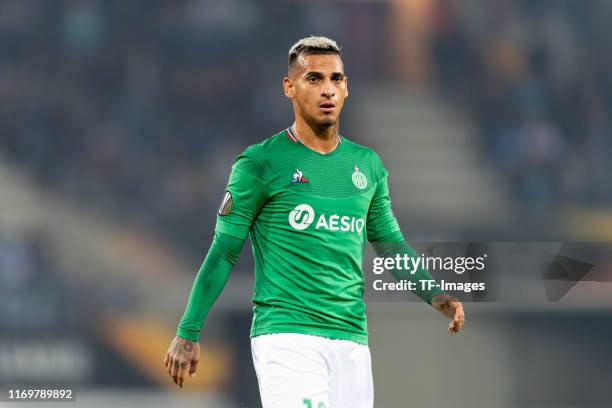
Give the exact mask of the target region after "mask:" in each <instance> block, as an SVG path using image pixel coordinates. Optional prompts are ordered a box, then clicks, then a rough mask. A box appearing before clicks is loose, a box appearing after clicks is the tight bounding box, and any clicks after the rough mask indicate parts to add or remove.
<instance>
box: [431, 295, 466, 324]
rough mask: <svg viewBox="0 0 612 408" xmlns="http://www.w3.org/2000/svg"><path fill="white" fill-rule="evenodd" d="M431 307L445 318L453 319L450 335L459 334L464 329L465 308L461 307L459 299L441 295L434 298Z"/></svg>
mask: <svg viewBox="0 0 612 408" xmlns="http://www.w3.org/2000/svg"><path fill="white" fill-rule="evenodd" d="M431 305H432V306H433V307H434V308H435V309H437V310H438V311H439V312H440V313H442V314H443V315H444V316H446V317H448V318H449V319H451V322H450V324H449V325H448V332H449V333H450V334H455V333H458V332H459V331H460V330H461V329H463V325H464V324H465V314H464V313H463V306H462V305H461V302H460V301H459V299H457V298H456V297H452V296H449V295H447V294H444V293H441V294H439V295H436V296H434V298H433V299H432V301H431Z"/></svg>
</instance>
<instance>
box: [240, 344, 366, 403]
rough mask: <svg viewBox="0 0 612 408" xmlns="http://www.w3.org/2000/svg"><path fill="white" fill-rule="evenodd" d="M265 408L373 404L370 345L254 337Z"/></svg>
mask: <svg viewBox="0 0 612 408" xmlns="http://www.w3.org/2000/svg"><path fill="white" fill-rule="evenodd" d="M251 352H252V354H253V364H254V365H255V371H256V373H257V380H258V382H259V392H260V395H261V400H262V405H263V408H372V407H373V405H374V386H373V383H372V364H371V357H370V349H369V348H368V346H365V345H362V344H359V343H355V342H353V341H348V340H335V339H328V338H325V337H319V336H311V335H307V334H294V333H278V334H265V335H261V336H257V337H254V338H252V339H251Z"/></svg>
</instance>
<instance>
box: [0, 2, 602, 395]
mask: <svg viewBox="0 0 612 408" xmlns="http://www.w3.org/2000/svg"><path fill="white" fill-rule="evenodd" d="M611 21H612V2H610V1H608V0H463V1H453V0H397V1H333V2H332V1H322V0H321V1H269V0H266V1H264V0H222V1H218V0H175V1H161V0H129V1H122V0H58V1H46V2H42V1H36V0H0V188H1V189H0V388H2V392H3V393H5V391H6V389H8V387H9V386H11V385H12V386H16V385H17V386H20V387H22V388H23V387H26V386H35V385H41V384H44V385H57V386H63V387H71V388H74V389H77V400H78V402H77V405H78V406H100V407H106V406H111V404H114V405H117V406H134V407H138V406H143V407H144V406H147V407H154V406H210V407H238V406H245V407H250V406H259V401H258V394H257V383H256V377H255V373H254V371H253V368H252V363H251V357H250V349H249V339H248V328H249V324H250V317H251V312H250V310H251V309H250V308H251V305H250V296H251V282H252V271H251V268H252V258H251V253H250V250H249V244H247V245H245V248H246V249H244V250H243V252H242V254H241V258H240V260H239V262H238V264H237V265H236V267H235V269H234V272H233V273H232V276H231V277H230V281H229V283H228V286H227V287H226V290H225V291H224V293H223V294H222V296H221V299H220V301H219V302H218V304H217V305H216V306H215V307H214V309H213V312H212V314H211V316H210V318H209V319H208V321H207V325H206V326H205V329H204V331H203V333H204V335H203V339H202V344H203V348H202V350H203V362H202V364H201V365H200V369H199V373H198V375H197V376H196V377H195V379H194V380H188V381H187V385H186V387H185V388H184V390H183V391H181V392H179V391H178V390H176V388H174V387H173V384H172V382H171V380H170V379H169V378H168V376H167V374H166V373H165V371H164V367H163V363H162V359H163V356H164V353H165V351H166V348H167V346H168V344H169V342H170V340H171V338H172V336H173V335H174V332H175V328H176V324H177V323H178V320H179V318H180V316H181V314H182V312H183V308H184V306H185V303H186V300H187V296H188V294H189V289H190V287H191V283H192V281H193V278H194V275H195V272H196V271H197V269H198V267H199V265H200V263H201V261H202V259H203V256H204V255H205V253H206V251H207V249H208V245H209V244H210V242H211V239H212V232H213V227H214V221H215V213H216V209H217V207H218V205H219V202H220V200H221V198H222V193H223V189H224V187H225V183H226V181H227V177H228V175H229V169H230V166H231V164H232V162H233V160H234V158H235V156H236V155H237V154H238V153H240V152H241V151H242V150H243V149H244V148H245V147H246V146H248V145H249V144H252V143H254V142H257V141H259V140H261V139H264V138H266V137H268V136H270V135H272V134H274V133H276V132H277V131H279V130H280V129H282V128H284V127H286V126H288V125H289V124H290V123H291V122H292V112H291V108H290V105H289V103H288V101H287V100H286V99H285V98H284V96H283V94H282V90H281V78H282V76H283V74H284V72H285V69H286V53H287V50H288V48H289V47H290V46H291V44H293V42H294V41H296V40H297V39H298V38H301V37H304V36H306V35H310V34H322V35H327V36H330V37H332V38H334V39H336V40H337V41H338V42H339V43H340V44H341V45H342V47H343V51H344V59H345V65H346V71H347V73H348V75H349V78H350V80H349V85H350V91H351V96H350V98H349V100H348V103H347V105H346V108H345V113H344V116H343V121H342V134H344V135H345V136H346V137H348V138H350V139H353V140H355V141H357V142H360V143H363V144H366V145H370V146H372V147H374V148H375V149H376V150H377V151H378V152H379V154H380V155H381V156H382V158H383V160H384V161H385V164H386V166H387V168H388V169H389V170H390V174H391V176H390V184H391V186H390V188H391V197H392V199H393V201H394V209H395V213H396V215H397V216H398V219H399V220H400V223H401V225H402V226H403V229H404V233H405V235H406V237H407V239H409V240H410V241H416V242H418V241H433V240H437V241H547V240H554V241H612V208H611V204H612V188H611V187H612V184H611V181H610V174H611V170H612V129H611V126H612V124H611V122H610V118H611V117H612V116H611V115H610V114H611V112H612V75H611V73H612V49H611V45H610V44H612V41H611V40H612V24H610V22H611ZM366 267H367V266H366ZM601 285H606V284H604V283H602V284H601ZM607 287H608V288H609V285H608V286H607ZM606 293H607V294H610V293H612V291H608V292H606ZM582 296H583V300H584V302H583V303H584V304H581V305H579V306H578V305H572V304H565V303H563V302H560V303H555V304H550V305H529V304H524V305H513V304H506V305H502V304H493V303H470V304H466V311H467V316H468V317H467V327H466V331H465V333H463V334H462V335H461V336H459V337H453V338H450V337H449V336H447V335H446V334H445V327H446V322H445V321H444V320H443V319H442V318H441V317H440V316H438V315H437V314H435V312H433V311H431V310H429V309H428V307H427V306H426V305H424V304H418V303H397V302H396V303H384V302H380V303H373V304H371V305H370V306H369V308H368V310H369V314H368V316H369V326H370V332H371V349H372V354H373V362H374V375H375V391H376V406H377V407H408V406H410V407H421V406H431V407H458V406H465V407H476V406H483V407H485V406H486V407H527V406H529V407H536V406H576V407H578V406H580V407H585V406H612V396H611V395H612V391H611V390H612V368H610V367H611V365H610V360H611V357H612V349H610V339H611V337H612V326H611V325H610V321H611V320H610V318H611V317H612V309H611V308H610V305H611V304H612V295H611V296H608V297H605V296H604V297H599V298H598V300H597V301H592V302H589V299H590V295H589V292H588V291H586V292H583V295H582ZM17 405H19V406H25V405H23V404H15V406H17ZM69 406H71V405H69Z"/></svg>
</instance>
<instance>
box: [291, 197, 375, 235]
mask: <svg viewBox="0 0 612 408" xmlns="http://www.w3.org/2000/svg"><path fill="white" fill-rule="evenodd" d="M314 219H315V212H314V209H313V208H312V207H311V206H310V205H308V204H300V205H298V206H296V207H295V208H294V209H293V210H291V212H289V224H290V225H291V226H292V227H293V228H295V229H296V230H300V231H302V230H305V229H306V228H308V227H309V226H310V224H312V223H313V221H314ZM364 225H365V221H364V220H363V218H355V217H349V216H347V215H342V216H341V215H338V214H331V215H329V216H328V217H327V218H325V214H321V215H320V216H319V219H318V220H317V224H316V225H315V229H326V230H329V231H343V232H349V231H350V232H357V233H358V234H361V232H362V231H363V227H364Z"/></svg>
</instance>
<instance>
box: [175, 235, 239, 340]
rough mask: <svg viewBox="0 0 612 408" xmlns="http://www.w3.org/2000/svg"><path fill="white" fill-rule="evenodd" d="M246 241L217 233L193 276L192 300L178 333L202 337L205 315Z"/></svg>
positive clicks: (190, 336)
mask: <svg viewBox="0 0 612 408" xmlns="http://www.w3.org/2000/svg"><path fill="white" fill-rule="evenodd" d="M243 245H244V240H243V239H238V238H235V237H232V236H231V235H226V234H223V233H219V232H216V233H215V237H214V239H213V242H212V244H211V246H210V249H209V250H208V254H207V255H206V258H205V259H204V262H203V263H202V266H201V267H200V270H199V271H198V274H197V275H196V278H195V280H194V283H193V287H192V289H191V294H190V296H189V302H188V303H187V307H186V308H185V313H184V315H183V318H182V319H181V322H180V323H179V326H178V330H177V332H176V335H177V336H180V337H182V338H184V339H187V340H191V341H198V340H199V339H200V330H201V328H202V324H203V323H204V319H205V318H206V316H207V315H208V312H209V311H210V308H211V307H212V305H213V304H214V303H215V301H216V300H217V298H218V297H219V294H220V293H221V291H222V290H223V287H224V286H225V283H226V282H227V278H228V276H229V273H230V271H231V270H232V267H233V266H234V264H235V263H236V259H237V258H238V254H239V253H240V250H241V249H242V246H243Z"/></svg>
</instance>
